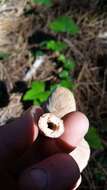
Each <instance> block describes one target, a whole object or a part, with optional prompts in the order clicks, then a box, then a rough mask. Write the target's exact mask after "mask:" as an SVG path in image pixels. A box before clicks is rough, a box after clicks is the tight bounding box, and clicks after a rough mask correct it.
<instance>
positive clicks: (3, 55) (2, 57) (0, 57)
mask: <svg viewBox="0 0 107 190" xmlns="http://www.w3.org/2000/svg"><path fill="white" fill-rule="evenodd" d="M9 56H10V54H9V53H5V52H2V51H1V52H0V60H5V59H8V57H9Z"/></svg>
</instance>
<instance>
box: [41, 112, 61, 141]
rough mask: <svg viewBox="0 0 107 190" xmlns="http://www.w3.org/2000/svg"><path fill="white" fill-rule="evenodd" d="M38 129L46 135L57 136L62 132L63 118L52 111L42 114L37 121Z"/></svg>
mask: <svg viewBox="0 0 107 190" xmlns="http://www.w3.org/2000/svg"><path fill="white" fill-rule="evenodd" d="M38 126H39V129H40V131H41V132H42V133H43V134H44V135H45V136H47V137H51V138H58V137H60V136H61V135H62V134H63V133H64V124H63V120H62V119H60V118H59V117H57V116H56V115H54V114H53V113H45V114H43V115H42V116H41V117H40V118H39V121H38Z"/></svg>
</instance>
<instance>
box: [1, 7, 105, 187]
mask: <svg viewBox="0 0 107 190" xmlns="http://www.w3.org/2000/svg"><path fill="white" fill-rule="evenodd" d="M59 15H69V16H71V17H72V18H73V19H74V20H75V22H76V23H77V24H78V26H79V28H80V32H79V34H78V35H76V36H73V37H71V36H69V35H62V34H55V33H53V32H51V31H50V30H49V29H48V27H47V26H48V23H49V22H50V21H51V20H53V19H54V18H56V17H57V16H59ZM19 22H20V24H19V25H18V29H17V31H15V33H16V36H17V39H18V42H17V44H15V45H14V48H13V49H11V50H9V51H10V52H11V55H10V56H9V57H8V58H7V59H5V60H0V124H4V123H5V122H8V120H12V119H13V118H16V117H19V116H20V115H21V114H22V113H23V111H24V109H26V108H28V107H29V106H30V105H31V104H30V103H29V104H27V105H24V106H23V104H22V101H21V99H22V96H23V94H24V93H25V91H26V89H27V87H28V86H30V84H31V81H32V80H42V81H46V82H47V81H50V80H52V81H55V77H56V73H57V68H55V67H54V66H53V65H52V63H50V60H49V59H48V58H47V62H46V63H45V64H43V65H42V66H41V68H40V69H39V70H38V72H37V73H36V74H35V75H34V76H33V79H30V80H28V81H27V82H25V81H24V78H25V76H26V73H27V71H28V70H29V69H30V68H31V67H32V64H33V63H34V61H35V57H34V56H32V53H31V51H32V49H33V50H35V51H36V49H37V47H38V46H37V44H38V43H39V42H40V41H42V40H41V39H43V40H44V39H46V38H53V39H59V40H65V41H66V43H67V44H68V47H69V48H68V49H67V51H65V55H66V56H67V57H73V59H74V60H75V63H76V67H75V69H74V70H73V72H72V73H71V75H72V78H73V80H74V83H75V84H76V86H77V87H76V88H75V90H74V94H75V98H76V101H77V109H78V110H80V111H82V112H83V113H85V114H86V115H87V116H88V118H89V121H90V126H94V127H95V128H97V131H98V133H99V135H100V137H101V141H102V144H103V147H104V148H103V149H101V150H100V149H97V150H94V149H93V150H92V153H91V158H90V162H89V165H88V167H87V168H86V169H85V170H84V172H83V182H82V184H81V186H80V189H81V190H83V189H87V190H96V189H98V190H100V189H102V190H106V189H107V180H106V179H107V37H106V38H104V34H105V32H106V31H107V14H106V11H104V12H102V11H101V10H100V9H98V10H97V9H91V8H89V7H88V8H87V7H84V8H83V7H78V9H77V8H76V6H73V5H72V3H71V4H69V5H67V4H66V6H65V5H64V4H63V5H60V4H59V5H58V4H56V5H55V6H54V7H52V8H48V9H47V8H43V7H42V9H41V7H38V6H30V5H28V6H27V8H26V13H24V15H22V16H21V18H20V21H19Z"/></svg>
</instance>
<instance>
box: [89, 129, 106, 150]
mask: <svg viewBox="0 0 107 190" xmlns="http://www.w3.org/2000/svg"><path fill="white" fill-rule="evenodd" d="M86 139H87V141H88V143H89V144H90V146H91V148H93V149H102V148H103V145H102V142H101V138H100V136H99V134H98V132H97V130H96V128H94V127H90V128H89V131H88V134H87V135H86Z"/></svg>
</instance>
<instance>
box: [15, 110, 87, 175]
mask: <svg viewBox="0 0 107 190" xmlns="http://www.w3.org/2000/svg"><path fill="white" fill-rule="evenodd" d="M64 125H65V132H64V134H63V135H62V136H61V137H60V138H59V139H50V138H47V137H44V136H43V135H40V134H39V136H38V139H37V141H36V142H35V143H34V145H33V146H32V148H30V150H29V151H27V152H25V154H24V155H23V156H22V157H21V158H20V160H19V161H18V163H17V166H16V167H15V169H14V170H15V172H16V173H18V175H19V174H20V173H21V172H22V171H23V170H24V169H26V168H27V167H29V166H30V165H32V164H35V163H37V162H40V161H41V160H43V159H45V158H47V157H49V156H51V155H53V154H56V153H60V152H66V153H70V152H71V151H72V150H73V149H74V147H76V146H78V143H79V141H81V139H82V138H83V137H84V135H85V134H86V132H87V130H88V125H89V123H88V119H87V118H86V116H84V114H82V113H80V112H74V113H70V114H68V115H67V116H65V117H64Z"/></svg>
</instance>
